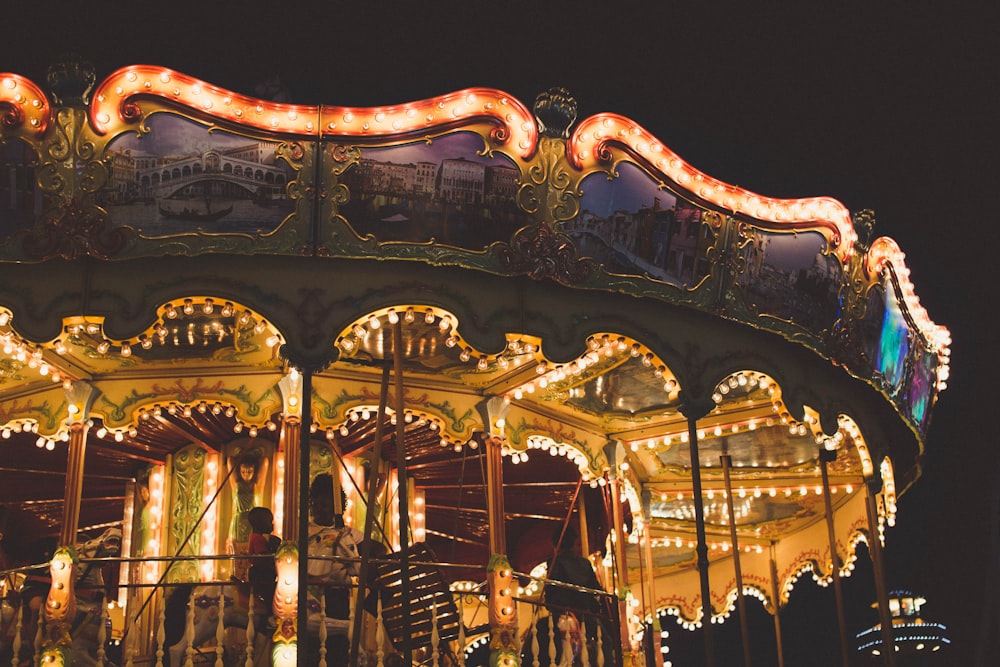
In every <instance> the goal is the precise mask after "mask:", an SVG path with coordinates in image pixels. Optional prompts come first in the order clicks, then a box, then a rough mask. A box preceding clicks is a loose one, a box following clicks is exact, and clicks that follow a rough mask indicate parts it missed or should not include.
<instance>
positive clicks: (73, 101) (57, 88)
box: [47, 53, 95, 107]
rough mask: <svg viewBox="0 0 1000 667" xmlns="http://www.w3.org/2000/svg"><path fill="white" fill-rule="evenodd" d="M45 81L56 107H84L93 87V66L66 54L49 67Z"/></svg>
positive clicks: (71, 54) (75, 56)
mask: <svg viewBox="0 0 1000 667" xmlns="http://www.w3.org/2000/svg"><path fill="white" fill-rule="evenodd" d="M47 80H48V83H49V90H51V91H52V96H53V97H54V98H55V99H54V100H53V101H54V102H55V103H56V104H57V105H65V106H74V107H79V106H83V107H85V106H87V104H88V103H89V101H90V91H91V89H92V88H93V87H94V81H95V76H94V64H93V63H90V62H87V61H85V60H83V59H82V58H81V57H80V56H78V55H77V54H75V53H67V54H65V55H63V56H62V57H61V58H59V59H58V60H57V61H56V62H54V63H52V64H51V65H49V71H48V75H47Z"/></svg>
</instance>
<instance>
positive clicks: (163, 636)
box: [156, 600, 167, 667]
mask: <svg viewBox="0 0 1000 667" xmlns="http://www.w3.org/2000/svg"><path fill="white" fill-rule="evenodd" d="M162 604H163V606H162V607H160V622H159V623H158V624H157V628H156V667H163V642H165V641H167V630H166V624H167V603H166V600H164V601H163V603H162Z"/></svg>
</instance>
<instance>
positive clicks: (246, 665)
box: [244, 589, 257, 667]
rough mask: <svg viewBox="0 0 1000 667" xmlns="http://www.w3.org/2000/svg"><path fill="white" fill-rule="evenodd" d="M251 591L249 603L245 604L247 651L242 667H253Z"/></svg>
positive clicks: (253, 641) (253, 630)
mask: <svg viewBox="0 0 1000 667" xmlns="http://www.w3.org/2000/svg"><path fill="white" fill-rule="evenodd" d="M253 598H254V595H253V590H252V589H251V591H250V601H249V602H248V603H247V650H246V662H245V663H244V667H253V655H254V648H256V646H255V644H256V641H255V640H256V639H257V629H256V628H254V626H253Z"/></svg>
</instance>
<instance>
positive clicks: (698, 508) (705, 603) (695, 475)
mask: <svg viewBox="0 0 1000 667" xmlns="http://www.w3.org/2000/svg"><path fill="white" fill-rule="evenodd" d="M713 407H714V404H713V403H711V402H710V401H697V400H692V401H685V402H684V403H683V404H682V405H681V408H680V412H681V414H682V415H684V416H685V417H687V423H688V447H689V448H690V450H691V487H692V490H693V493H694V521H695V532H696V533H697V538H698V546H697V554H698V574H699V576H700V579H701V610H702V624H701V625H702V630H703V631H704V637H705V665H706V667H715V647H714V645H713V644H712V589H711V587H710V585H709V583H708V540H707V538H706V536H705V503H704V499H703V498H702V496H701V460H700V459H699V458H698V419H700V418H701V417H704V416H705V415H707V414H708V413H709V412H710V411H711V410H712V408H713Z"/></svg>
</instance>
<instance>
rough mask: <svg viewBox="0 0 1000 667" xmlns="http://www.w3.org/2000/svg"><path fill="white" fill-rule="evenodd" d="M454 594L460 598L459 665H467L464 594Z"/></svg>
mask: <svg viewBox="0 0 1000 667" xmlns="http://www.w3.org/2000/svg"><path fill="white" fill-rule="evenodd" d="M452 595H453V596H455V597H457V598H458V599H457V600H456V601H455V602H456V604H455V606H456V607H457V608H458V667H465V623H463V614H462V595H461V593H459V594H455V593H452Z"/></svg>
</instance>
